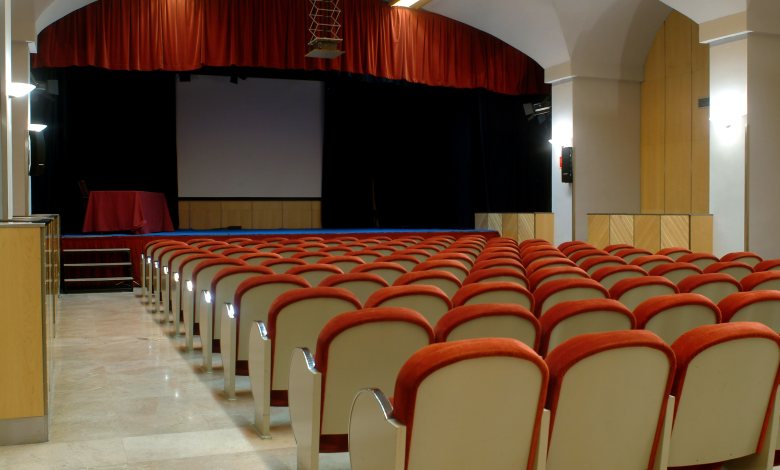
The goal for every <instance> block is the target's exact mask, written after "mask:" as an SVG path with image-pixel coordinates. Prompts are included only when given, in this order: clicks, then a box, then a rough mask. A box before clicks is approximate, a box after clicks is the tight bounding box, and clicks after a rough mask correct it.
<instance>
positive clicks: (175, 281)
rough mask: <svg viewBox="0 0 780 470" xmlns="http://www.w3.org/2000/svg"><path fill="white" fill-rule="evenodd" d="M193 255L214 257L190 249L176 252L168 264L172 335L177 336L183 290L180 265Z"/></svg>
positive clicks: (195, 249)
mask: <svg viewBox="0 0 780 470" xmlns="http://www.w3.org/2000/svg"><path fill="white" fill-rule="evenodd" d="M193 255H206V256H214V255H213V254H211V253H207V252H205V251H201V250H199V249H197V248H191V249H189V250H183V251H177V252H176V253H175V254H174V255H173V256H171V260H170V262H169V263H168V273H169V279H168V281H169V282H168V286H169V287H168V289H169V290H170V294H169V296H168V297H169V298H170V302H171V305H170V311H171V313H172V317H173V331H172V335H173V336H176V335H178V334H179V320H180V318H181V294H182V292H181V291H182V290H183V289H184V288H185V286H184V283H183V282H182V281H181V265H182V264H183V263H184V262H185V260H186V261H188V262H189V258H190V257H191V256H193Z"/></svg>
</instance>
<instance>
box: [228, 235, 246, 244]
mask: <svg viewBox="0 0 780 470" xmlns="http://www.w3.org/2000/svg"><path fill="white" fill-rule="evenodd" d="M225 241H226V242H227V243H230V244H231V245H240V244H241V243H244V242H249V241H252V239H251V238H246V237H233V238H228V239H226V240H225Z"/></svg>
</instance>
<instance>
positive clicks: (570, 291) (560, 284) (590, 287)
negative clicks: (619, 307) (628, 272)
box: [533, 279, 609, 318]
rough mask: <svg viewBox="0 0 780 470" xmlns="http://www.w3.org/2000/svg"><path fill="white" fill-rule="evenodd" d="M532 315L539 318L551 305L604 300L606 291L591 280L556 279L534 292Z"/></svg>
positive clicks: (607, 295) (607, 294)
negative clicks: (575, 301) (573, 301)
mask: <svg viewBox="0 0 780 470" xmlns="http://www.w3.org/2000/svg"><path fill="white" fill-rule="evenodd" d="M533 296H534V314H535V315H536V316H537V317H538V318H541V317H542V316H544V314H545V312H547V310H549V309H550V308H551V307H552V306H553V305H556V304H558V303H560V302H566V301H569V300H585V299H606V298H609V293H608V292H607V290H606V289H605V288H604V287H603V286H602V285H601V284H599V283H598V282H596V281H594V280H593V279H556V280H554V281H550V282H546V283H544V284H543V285H541V286H539V288H538V289H536V290H535V291H534V295H533Z"/></svg>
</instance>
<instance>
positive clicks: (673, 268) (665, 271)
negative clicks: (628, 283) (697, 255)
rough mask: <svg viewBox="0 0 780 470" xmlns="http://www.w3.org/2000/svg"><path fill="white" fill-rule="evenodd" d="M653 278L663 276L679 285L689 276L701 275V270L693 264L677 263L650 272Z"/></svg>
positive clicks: (667, 264) (659, 266)
mask: <svg viewBox="0 0 780 470" xmlns="http://www.w3.org/2000/svg"><path fill="white" fill-rule="evenodd" d="M649 274H650V275H651V276H663V277H665V278H667V279H669V280H670V281H672V282H673V283H675V284H679V283H680V281H682V280H683V279H685V278H686V277H688V276H693V275H694V274H701V269H699V267H698V266H696V265H695V264H693V263H682V262H680V261H675V262H674V263H664V264H659V265H658V266H656V267H654V268H653V269H651V270H650V272H649Z"/></svg>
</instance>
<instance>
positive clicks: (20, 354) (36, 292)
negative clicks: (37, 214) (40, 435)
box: [0, 227, 46, 419]
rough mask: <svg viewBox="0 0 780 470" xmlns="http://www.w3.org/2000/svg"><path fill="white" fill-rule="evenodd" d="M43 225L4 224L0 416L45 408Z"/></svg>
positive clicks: (0, 247) (1, 237)
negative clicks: (13, 225)
mask: <svg viewBox="0 0 780 470" xmlns="http://www.w3.org/2000/svg"><path fill="white" fill-rule="evenodd" d="M42 234H43V230H42V229H41V228H40V227H24V228H22V227H19V228H3V229H0V259H1V260H2V269H0V286H3V296H2V302H3V308H2V312H3V314H2V315H0V357H2V358H3V360H2V361H0V377H2V382H3V385H2V386H0V419H15V418H25V417H35V416H43V415H44V413H45V408H44V401H45V385H46V384H45V380H44V376H45V374H44V367H45V366H44V357H43V350H44V344H43V341H44V330H43V328H44V325H43V321H44V320H43V292H42V290H41V289H42V282H43V276H42V266H43V259H42V250H43V243H42Z"/></svg>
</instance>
